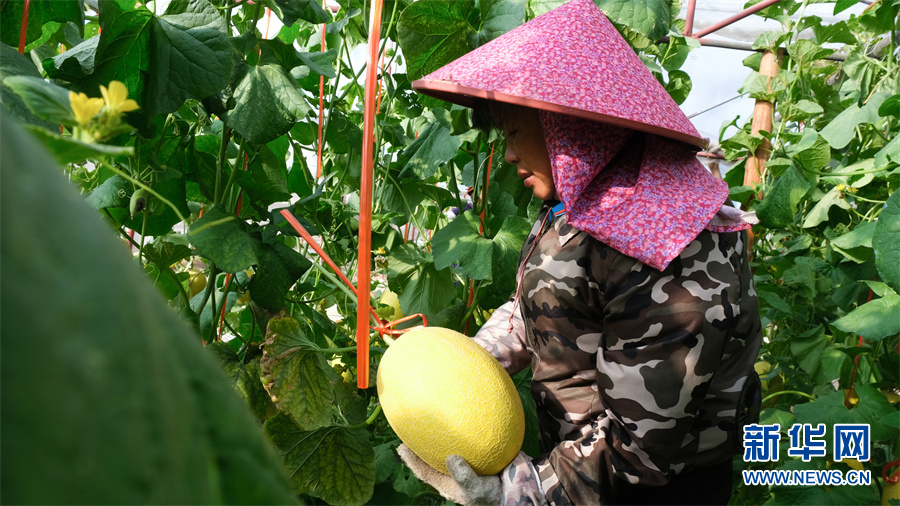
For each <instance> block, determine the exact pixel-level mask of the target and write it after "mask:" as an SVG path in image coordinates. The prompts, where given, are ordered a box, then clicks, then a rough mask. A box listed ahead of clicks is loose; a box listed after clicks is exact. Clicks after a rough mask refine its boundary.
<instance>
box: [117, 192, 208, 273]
mask: <svg viewBox="0 0 900 506" xmlns="http://www.w3.org/2000/svg"><path fill="white" fill-rule="evenodd" d="M113 177H118V176H113ZM110 179H111V178H110ZM144 256H146V257H147V258H148V259H150V261H151V262H153V263H157V264H159V265H165V266H168V265H172V264H174V263H175V262H180V261H182V260H184V259H185V258H188V257H190V256H191V248H189V247H188V246H187V245H185V244H176V243H174V242H170V241H166V240H164V239H163V238H161V237H157V238H156V239H155V240H154V241H153V242H151V243H149V244H145V245H144Z"/></svg>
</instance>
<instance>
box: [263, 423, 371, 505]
mask: <svg viewBox="0 0 900 506" xmlns="http://www.w3.org/2000/svg"><path fill="white" fill-rule="evenodd" d="M264 428H265V432H266V435H268V436H269V439H271V440H272V442H273V443H274V444H275V447H276V448H278V450H279V452H281V456H282V459H283V460H284V465H285V467H286V468H287V470H288V472H289V474H290V476H291V483H292V484H293V485H294V490H295V491H296V492H297V493H298V494H309V495H311V496H313V497H318V498H320V499H322V500H324V501H325V502H327V503H329V504H346V505H349V506H355V505H361V504H365V503H366V501H368V500H369V498H370V497H372V492H373V490H374V487H375V452H374V450H373V449H372V443H370V442H369V433H368V432H367V431H366V430H365V429H354V428H349V427H338V426H332V427H325V428H322V429H318V430H313V431H304V430H302V429H301V428H300V427H298V426H297V425H296V424H295V423H294V422H292V421H291V420H290V419H289V418H288V417H287V416H285V415H283V414H278V415H276V416H274V417H273V418H270V419H269V420H267V421H266V424H265V427H264Z"/></svg>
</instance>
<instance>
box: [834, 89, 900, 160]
mask: <svg viewBox="0 0 900 506" xmlns="http://www.w3.org/2000/svg"><path fill="white" fill-rule="evenodd" d="M889 96H890V94H889V93H887V92H878V93H876V94H874V95H872V98H871V99H869V101H868V102H866V105H864V106H863V107H862V108H860V107H859V106H858V105H856V104H851V105H850V107H847V108H846V109H844V110H843V111H842V112H841V113H840V114H838V115H837V117H835V118H834V119H833V120H831V122H830V123H828V125H826V126H825V128H823V129H822V131H821V132H820V134H821V135H822V137H823V138H824V139H825V140H826V141H828V144H829V145H831V147H832V148H834V149H844V148H845V147H847V145H848V144H850V141H851V140H853V138H854V137H855V136H856V127H857V126H859V125H862V124H866V123H875V122H876V121H878V119H879V118H880V115H879V114H878V108H879V107H881V104H882V103H884V101H885V100H887V98H888V97H889Z"/></svg>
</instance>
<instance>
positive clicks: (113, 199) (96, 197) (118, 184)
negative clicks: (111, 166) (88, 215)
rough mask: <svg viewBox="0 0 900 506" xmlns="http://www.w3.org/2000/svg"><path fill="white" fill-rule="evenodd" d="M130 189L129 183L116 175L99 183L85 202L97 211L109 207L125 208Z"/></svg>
mask: <svg viewBox="0 0 900 506" xmlns="http://www.w3.org/2000/svg"><path fill="white" fill-rule="evenodd" d="M132 188H133V186H132V185H131V182H130V181H128V180H127V179H125V178H124V177H122V176H118V175H116V176H113V177H111V178H109V179H107V180H106V181H104V182H102V183H100V186H98V187H97V188H95V189H94V191H92V192H91V194H90V195H88V196H87V199H85V200H86V201H87V203H88V204H90V206H91V207H93V208H94V209H96V210H98V211H99V210H101V209H106V208H109V207H126V206H128V200H129V197H130V196H131V192H132Z"/></svg>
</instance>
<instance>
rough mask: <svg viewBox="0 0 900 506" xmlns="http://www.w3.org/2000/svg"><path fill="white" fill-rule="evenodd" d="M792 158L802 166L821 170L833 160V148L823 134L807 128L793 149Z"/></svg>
mask: <svg viewBox="0 0 900 506" xmlns="http://www.w3.org/2000/svg"><path fill="white" fill-rule="evenodd" d="M791 158H792V159H793V160H794V162H795V163H796V164H797V165H798V166H799V167H800V168H803V169H806V170H811V171H821V170H822V168H823V167H825V165H827V164H828V162H829V161H831V148H829V147H828V142H827V141H825V139H824V138H823V137H822V136H821V135H819V134H818V133H817V132H816V131H815V130H813V129H812V128H807V129H805V130H804V131H803V137H801V138H800V142H798V143H797V146H796V147H794V149H793V150H792V152H791Z"/></svg>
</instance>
